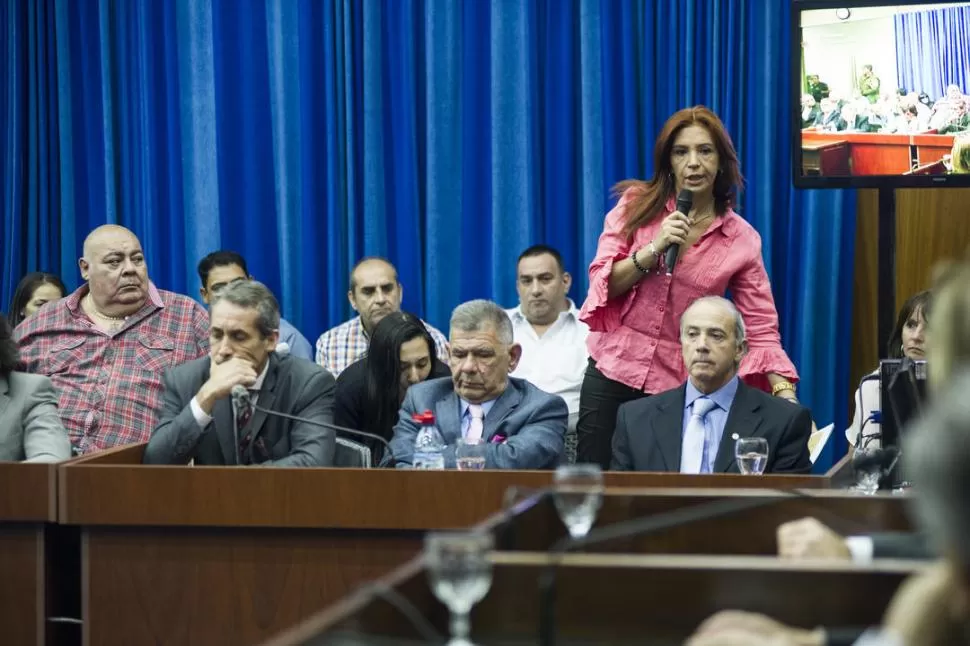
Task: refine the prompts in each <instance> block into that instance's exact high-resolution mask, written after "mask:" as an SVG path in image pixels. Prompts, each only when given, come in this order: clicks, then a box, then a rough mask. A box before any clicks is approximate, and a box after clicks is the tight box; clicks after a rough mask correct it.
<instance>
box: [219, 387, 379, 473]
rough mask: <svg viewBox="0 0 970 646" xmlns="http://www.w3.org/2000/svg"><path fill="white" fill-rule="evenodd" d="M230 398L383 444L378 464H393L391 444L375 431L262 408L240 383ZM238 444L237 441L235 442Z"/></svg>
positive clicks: (295, 419) (256, 407)
mask: <svg viewBox="0 0 970 646" xmlns="http://www.w3.org/2000/svg"><path fill="white" fill-rule="evenodd" d="M232 400H233V402H234V403H235V404H236V405H237V406H245V407H247V408H249V409H250V410H253V411H259V412H261V413H265V414H267V415H273V416H275V417H282V418H283V419H289V420H293V421H294V422H305V423H307V424H312V425H314V426H319V427H321V428H329V429H330V430H332V431H336V432H339V433H347V434H350V435H356V436H357V437H365V438H367V439H370V440H374V441H376V442H379V443H381V444H382V445H384V459H383V460H381V464H380V466H384V465H387V466H393V465H394V453H393V452H392V451H391V444H390V442H388V441H387V440H385V439H384V438H383V437H381V436H380V435H377V434H375V433H368V432H367V431H358V430H357V429H353V428H347V427H346V426H338V425H337V424H331V423H330V422H321V421H319V420H315V419H309V418H306V417H300V416H298V415H290V414H289V413H282V412H280V411H278V410H270V409H269V408H263V407H262V406H259V405H258V404H254V403H253V400H252V397H250V395H249V390H247V389H246V387H245V386H243V385H242V384H236V385H235V386H233V387H232ZM236 445H237V446H238V445H239V442H238V441H237V442H236Z"/></svg>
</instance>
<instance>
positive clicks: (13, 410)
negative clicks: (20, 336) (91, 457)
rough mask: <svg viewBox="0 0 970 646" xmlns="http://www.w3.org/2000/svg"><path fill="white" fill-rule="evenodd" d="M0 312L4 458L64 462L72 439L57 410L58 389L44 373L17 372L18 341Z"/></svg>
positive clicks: (0, 451) (0, 412) (0, 419)
mask: <svg viewBox="0 0 970 646" xmlns="http://www.w3.org/2000/svg"><path fill="white" fill-rule="evenodd" d="M12 334H13V331H12V330H11V329H10V324H9V323H8V322H7V317H5V316H4V315H3V314H0V461H4V462H19V461H22V460H26V461H27V462H60V461H61V460H66V459H68V458H70V457H71V442H70V441H69V440H68V439H67V431H66V430H64V426H63V425H62V424H61V418H60V416H59V415H58V414H57V392H56V391H55V390H54V385H53V384H52V383H51V380H50V379H48V378H47V377H45V376H43V375H31V374H27V373H25V372H15V371H14V368H15V367H16V365H17V361H18V352H17V343H16V342H15V341H14V340H13V339H12V338H11V336H12Z"/></svg>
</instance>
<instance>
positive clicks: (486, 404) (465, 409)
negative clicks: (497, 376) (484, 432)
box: [458, 397, 498, 419]
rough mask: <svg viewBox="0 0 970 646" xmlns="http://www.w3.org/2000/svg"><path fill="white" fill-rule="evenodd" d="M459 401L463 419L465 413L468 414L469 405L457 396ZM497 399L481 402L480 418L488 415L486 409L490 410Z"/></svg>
mask: <svg viewBox="0 0 970 646" xmlns="http://www.w3.org/2000/svg"><path fill="white" fill-rule="evenodd" d="M458 401H459V402H461V419H465V415H466V414H468V407H469V406H470V405H471V404H470V403H469V402H467V401H465V400H464V399H462V398H461V397H459V398H458ZM497 401H498V399H490V400H489V401H487V402H482V418H485V417H488V411H490V410H492V406H494V405H495V402H497Z"/></svg>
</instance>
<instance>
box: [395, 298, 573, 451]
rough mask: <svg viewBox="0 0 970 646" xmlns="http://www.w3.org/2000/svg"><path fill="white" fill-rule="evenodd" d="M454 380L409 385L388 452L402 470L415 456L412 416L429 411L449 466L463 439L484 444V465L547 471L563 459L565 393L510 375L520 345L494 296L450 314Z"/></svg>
mask: <svg viewBox="0 0 970 646" xmlns="http://www.w3.org/2000/svg"><path fill="white" fill-rule="evenodd" d="M449 342H450V344H451V357H450V359H449V366H450V367H451V375H452V376H451V377H442V378H440V379H431V380H429V381H424V382H421V383H419V384H414V385H413V386H411V387H410V388H408V392H407V395H406V396H405V398H404V403H403V404H401V412H400V418H399V419H398V422H397V425H396V426H395V427H394V437H393V439H392V440H391V450H392V451H393V452H394V458H395V460H396V461H397V465H398V466H399V467H402V466H403V467H407V466H409V465H410V464H411V461H412V459H413V457H414V440H415V438H416V437H417V434H418V429H419V425H418V423H417V422H415V421H414V419H413V418H412V416H413V415H414V414H415V413H421V412H424V411H426V410H430V411H431V412H433V413H434V416H435V423H436V424H437V426H438V431H439V432H440V433H441V436H442V439H443V440H444V442H445V444H446V445H447V448H446V449H445V452H444V458H445V467H446V468H452V469H453V468H455V445H456V443H457V442H458V439H459V438H461V437H465V438H469V437H470V438H481V439H482V440H484V441H485V442H486V443H487V445H488V446H487V449H486V454H485V468H486V469H550V468H555V467H556V466H558V465H559V463H560V461H561V460H562V458H563V450H564V446H563V437H564V435H565V434H566V419H567V417H568V415H569V411H568V410H567V408H566V402H564V401H563V399H562V397H559V396H557V395H550V394H549V393H546V392H543V391H541V390H539V389H538V388H536V387H535V386H533V385H532V384H530V383H529V382H528V381H525V380H524V379H516V378H514V377H509V373H510V372H512V371H513V370H515V366H516V365H517V364H518V362H519V357H520V356H521V354H522V348H521V347H520V346H519V345H518V344H517V343H515V342H514V341H513V338H512V322H511V321H510V320H509V317H508V315H507V314H506V313H505V310H503V309H502V308H501V307H499V306H498V305H496V304H495V303H493V302H491V301H485V300H476V301H469V302H467V303H463V304H461V305H459V306H458V307H456V308H455V310H454V312H452V314H451V332H450V334H449Z"/></svg>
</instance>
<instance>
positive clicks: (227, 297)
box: [144, 281, 335, 467]
mask: <svg viewBox="0 0 970 646" xmlns="http://www.w3.org/2000/svg"><path fill="white" fill-rule="evenodd" d="M279 321H280V310H279V305H278V303H277V302H276V298H275V297H274V296H273V294H272V293H271V292H270V291H269V290H268V289H267V288H266V287H265V286H264V285H263V284H261V283H258V282H255V281H238V282H234V283H231V284H229V285H227V286H226V287H225V288H223V289H222V290H220V291H219V292H217V293H216V294H215V296H214V298H213V300H212V304H211V308H210V319H209V340H210V345H211V350H210V356H208V357H202V358H200V359H196V360H194V361H190V362H188V363H185V364H182V365H180V366H177V367H175V368H173V369H171V370H169V371H168V372H167V373H166V374H165V377H164V383H165V394H164V401H163V407H164V410H163V413H162V421H161V423H159V425H158V426H157V427H156V428H155V430H154V432H153V433H152V437H151V440H149V442H148V447H147V448H146V449H145V457H144V461H145V463H146V464H186V463H187V462H189V461H190V460H195V463H196V464H259V465H263V466H287V467H301V466H305V467H317V466H330V465H332V464H333V457H334V450H335V440H334V433H333V431H332V430H329V429H326V428H322V427H320V426H316V425H314V424H309V423H306V422H297V421H292V420H288V419H283V418H280V417H276V416H269V415H267V414H266V413H264V412H261V411H253V410H252V409H251V408H250V407H248V406H246V405H239V406H237V405H236V402H232V401H231V400H230V394H231V393H232V389H233V387H234V386H237V385H242V386H245V387H246V388H247V389H249V391H250V397H251V399H252V401H253V402H254V403H256V404H258V405H259V406H260V407H261V408H266V409H268V410H272V411H279V412H281V413H287V414H290V415H296V416H299V417H305V418H307V419H311V420H315V421H317V422H323V423H332V422H333V395H334V378H333V376H332V375H331V374H330V373H329V372H327V371H326V370H324V369H323V368H321V367H319V366H317V365H316V364H313V363H310V362H309V361H304V360H301V359H294V358H290V357H289V356H286V357H279V356H277V355H276V354H275V352H274V350H275V348H276V344H277V342H278V341H279Z"/></svg>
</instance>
